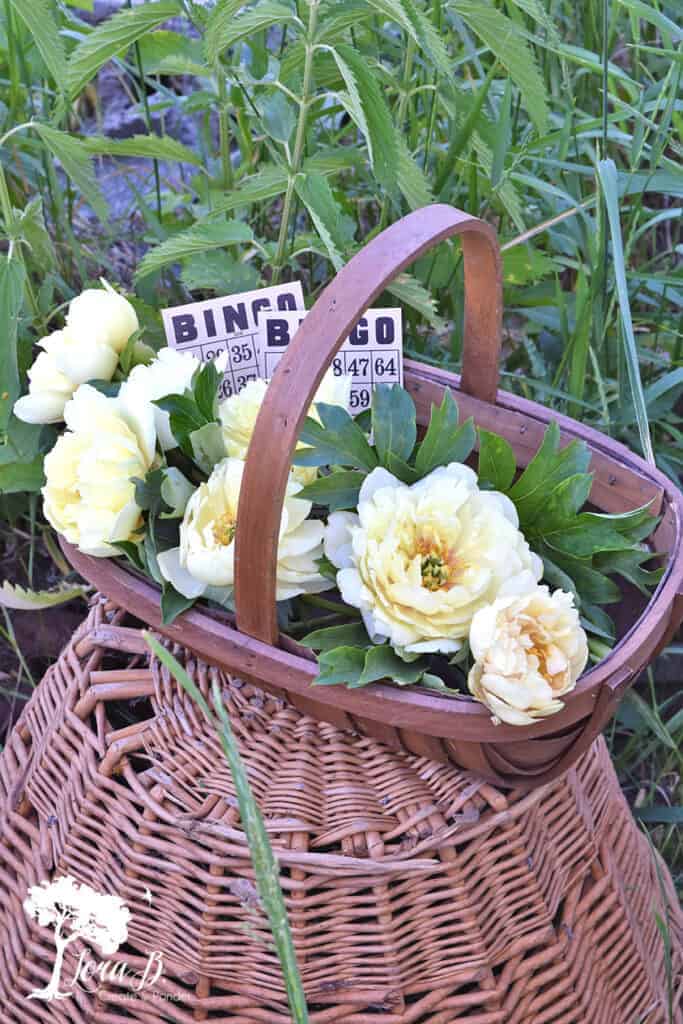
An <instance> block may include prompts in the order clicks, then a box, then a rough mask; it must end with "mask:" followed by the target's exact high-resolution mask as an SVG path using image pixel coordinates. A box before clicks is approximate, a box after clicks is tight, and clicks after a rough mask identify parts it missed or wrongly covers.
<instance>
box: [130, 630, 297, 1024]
mask: <svg viewBox="0 0 683 1024" xmlns="http://www.w3.org/2000/svg"><path fill="white" fill-rule="evenodd" d="M143 636H144V638H145V640H146V641H147V644H148V645H149V647H150V649H151V650H152V652H153V653H154V655H155V656H156V657H157V658H158V659H159V661H160V662H161V663H162V665H165V666H166V668H167V669H168V670H169V672H170V673H171V674H172V675H173V676H174V678H175V679H176V680H177V681H178V683H180V685H181V686H182V687H183V689H184V690H185V691H186V692H187V693H188V695H189V696H190V697H191V698H192V700H194V702H195V703H196V704H197V705H198V706H199V708H201V710H202V711H203V713H204V715H205V717H206V719H207V721H208V722H209V723H210V724H211V726H212V727H213V728H215V729H216V731H217V732H218V737H219V739H220V742H221V746H222V748H223V753H224V754H225V758H226V760H227V762H228V765H229V767H230V772H231V774H232V777H233V781H234V783H235V788H236V790H237V802H238V804H239V810H240V817H241V819H242V826H243V828H244V832H245V835H246V837H247V842H248V844H249V850H250V851H251V857H252V862H253V865H254V871H255V873H256V883H257V886H258V891H259V896H260V897H261V902H262V904H263V907H264V909H265V911H266V914H267V915H268V920H269V922H270V927H271V930H272V933H273V940H274V942H275V948H276V949H277V954H278V958H279V960H280V965H281V967H282V974H283V978H284V982H285V987H286V989H287V997H288V1000H289V1008H290V1011H291V1014H292V1021H293V1022H294V1024H308V1010H307V1007H306V997H305V996H304V990H303V985H302V982H301V975H300V974H299V968H298V965H297V962H296V952H295V949H294V942H293V939H292V933H291V929H290V926H289V919H288V917H287V908H286V906H285V901H284V897H283V895H282V889H281V888H280V881H279V876H278V867H277V861H276V859H275V856H274V854H273V849H272V847H271V845H270V840H269V839H268V833H267V832H266V827H265V825H264V823H263V818H262V816H261V812H260V810H259V808H258V805H257V803H256V800H255V799H254V794H253V792H252V790H251V786H250V785H249V779H248V777H247V773H246V770H245V767H244V764H243V762H242V758H241V757H240V753H239V750H238V748H237V742H236V740H235V736H234V733H233V731H232V727H231V725H230V718H229V716H228V713H227V711H226V709H225V705H224V704H223V699H222V697H221V691H220V686H219V684H218V681H217V680H216V679H214V683H213V689H212V696H213V703H214V707H215V709H216V712H217V714H218V718H219V722H218V723H217V722H216V720H215V718H214V716H213V713H212V712H211V709H210V708H209V705H208V703H207V701H206V700H205V698H204V696H203V695H202V694H201V693H200V691H199V689H198V688H197V686H196V685H195V683H194V682H193V680H192V679H191V677H190V676H189V675H188V673H187V672H186V671H185V669H184V668H183V667H182V665H181V664H180V662H179V661H177V659H176V658H174V657H173V655H172V654H171V653H170V651H167V650H166V648H165V647H162V645H161V644H160V643H159V641H158V640H157V639H156V638H155V637H154V636H152V634H151V633H148V632H144V633H143Z"/></svg>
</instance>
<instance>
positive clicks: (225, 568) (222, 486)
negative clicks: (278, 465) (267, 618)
mask: <svg viewBox="0 0 683 1024" xmlns="http://www.w3.org/2000/svg"><path fill="white" fill-rule="evenodd" d="M243 471H244V462H243V461H242V460H241V459H235V458H227V459H223V461H222V462H219V464H218V465H217V466H216V468H215V469H214V471H213V473H212V474H211V476H210V477H209V479H208V481H207V482H206V483H204V484H201V485H200V486H199V488H198V489H197V490H196V491H195V493H194V494H193V495H192V497H191V498H190V500H189V502H188V505H187V508H186V509H185V515H184V518H183V522H182V524H181V527H180V547H178V548H172V549H171V550H170V551H165V552H162V554H160V555H159V556H158V561H159V568H160V569H161V572H162V574H163V576H164V578H165V579H167V580H168V582H169V583H172V584H173V586H174V587H175V588H176V590H178V591H179V592H180V593H181V594H184V595H185V597H189V598H192V597H200V596H201V594H203V593H204V591H205V589H206V588H207V587H209V586H214V587H232V585H233V583H234V578H235V571H234V562H235V533H236V530H237V509H238V504H239V494H240V487H241V484H242V473H243ZM300 489H301V488H300V485H299V484H297V483H296V482H295V481H294V480H290V482H289V484H288V485H287V493H286V497H285V504H284V508H283V511H282V519H281V522H280V543H279V548H278V558H277V600H278V601H284V600H286V599H287V598H290V597H296V596H297V595H298V594H305V593H309V594H314V593H318V592H320V591H321V590H327V589H329V586H330V583H329V581H328V580H326V579H324V578H323V577H322V576H321V575H320V573H319V572H318V567H317V565H316V559H318V558H320V557H321V556H322V552H323V545H322V541H323V534H324V532H325V527H324V525H323V523H320V522H314V521H313V520H311V519H307V518H306V517H307V516H308V514H309V513H310V511H311V502H310V501H303V500H302V499H301V498H297V497H296V494H297V491H299V490H300Z"/></svg>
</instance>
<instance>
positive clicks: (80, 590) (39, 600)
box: [0, 580, 91, 612]
mask: <svg viewBox="0 0 683 1024" xmlns="http://www.w3.org/2000/svg"><path fill="white" fill-rule="evenodd" d="M90 589H91V588H90V587H88V586H85V585H81V584H73V583H61V584H60V585H59V586H57V587H54V588H52V589H50V590H29V589H26V588H24V587H20V586H17V585H16V584H13V583H10V582H9V580H4V581H3V583H2V586H0V605H2V606H3V607H4V608H14V609H16V610H17V611H24V612H37V611H40V610H41V609H43V608H55V607H56V606H57V605H60V604H66V603H67V602H68V601H73V600H75V599H76V598H77V597H84V596H85V595H86V594H87V593H88V591H89V590H90Z"/></svg>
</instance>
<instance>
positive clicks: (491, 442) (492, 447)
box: [479, 427, 517, 492]
mask: <svg viewBox="0 0 683 1024" xmlns="http://www.w3.org/2000/svg"><path fill="white" fill-rule="evenodd" d="M516 470H517V460H516V459H515V453H514V451H513V450H512V446H511V445H510V444H509V443H508V442H507V441H506V440H505V438H504V437H500V436H499V435H498V434H492V433H491V432H490V431H489V430H483V429H482V428H481V427H480V428H479V481H480V483H485V484H490V486H491V487H492V488H493V490H494V491H504V492H505V491H508V490H509V488H510V487H511V486H512V481H513V480H514V479H515V472H516Z"/></svg>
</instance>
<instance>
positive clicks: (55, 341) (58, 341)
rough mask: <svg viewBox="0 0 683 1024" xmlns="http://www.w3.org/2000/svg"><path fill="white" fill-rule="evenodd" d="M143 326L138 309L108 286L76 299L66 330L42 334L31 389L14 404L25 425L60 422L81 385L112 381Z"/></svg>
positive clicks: (70, 309)
mask: <svg viewBox="0 0 683 1024" xmlns="http://www.w3.org/2000/svg"><path fill="white" fill-rule="evenodd" d="M137 329H138V318H137V316H136V314H135V310H134V309H133V307H132V306H131V304H130V303H129V302H128V300H127V299H124V297H123V296H122V295H119V294H118V293H117V292H115V291H113V290H112V289H111V288H110V287H109V286H108V285H107V286H106V287H105V288H103V289H100V288H89V289H87V290H86V291H84V292H81V294H80V295H78V296H76V298H75V299H72V301H71V305H70V306H69V312H68V313H67V317H66V327H65V328H64V330H63V331H54V332H53V333H52V334H50V335H48V336H47V337H46V338H41V340H40V341H39V342H38V345H39V346H40V347H41V348H42V349H43V351H42V352H41V353H40V354H39V355H38V357H37V358H36V360H35V362H34V364H33V366H32V367H31V369H30V370H29V371H28V378H29V391H28V394H27V395H24V396H23V397H22V398H20V399H19V400H18V401H17V402H16V403H15V405H14V414H15V416H18V417H19V419H20V420H24V422H26V423H58V422H60V421H61V420H63V419H64V407H65V406H66V403H67V402H68V401H69V399H70V398H71V397H72V396H73V394H74V392H75V391H76V388H77V387H78V386H79V385H80V384H85V383H86V382H87V381H89V380H111V378H112V377H113V375H114V371H115V370H116V367H117V365H118V361H119V353H120V352H121V351H122V350H123V348H124V347H125V345H126V342H127V341H128V339H129V338H130V336H131V334H133V332H134V331H137Z"/></svg>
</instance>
